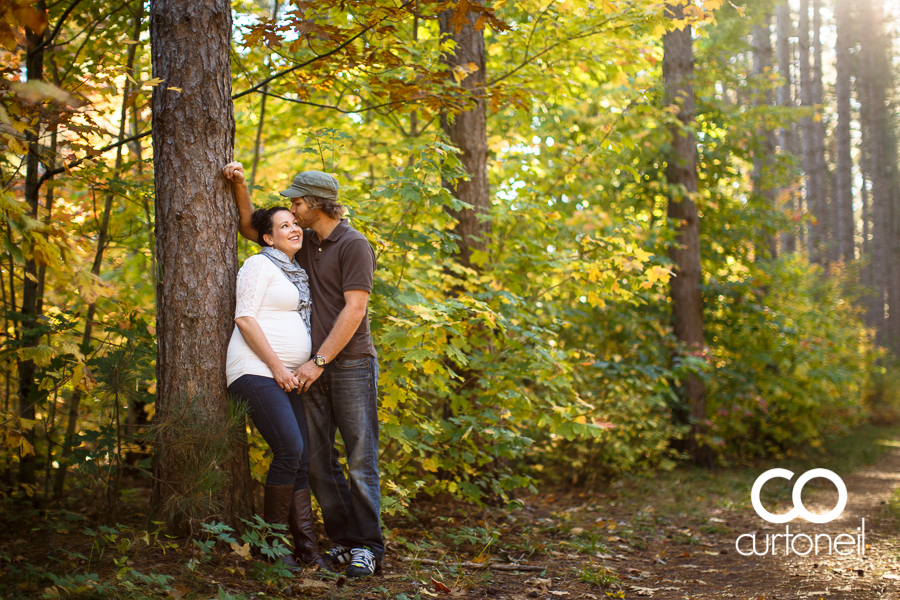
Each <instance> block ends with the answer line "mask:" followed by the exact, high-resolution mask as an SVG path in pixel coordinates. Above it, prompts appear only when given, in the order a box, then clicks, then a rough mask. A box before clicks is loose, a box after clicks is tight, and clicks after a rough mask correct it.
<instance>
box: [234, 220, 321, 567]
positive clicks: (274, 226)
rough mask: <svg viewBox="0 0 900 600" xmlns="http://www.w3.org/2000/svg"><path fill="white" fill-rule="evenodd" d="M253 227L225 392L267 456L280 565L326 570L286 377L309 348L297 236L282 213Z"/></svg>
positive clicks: (301, 430) (292, 382)
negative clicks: (284, 549) (288, 546)
mask: <svg viewBox="0 0 900 600" xmlns="http://www.w3.org/2000/svg"><path fill="white" fill-rule="evenodd" d="M253 226H254V227H255V228H256V230H257V231H258V232H259V233H260V235H259V244H260V245H261V246H262V247H263V248H262V250H261V251H260V253H259V254H256V255H254V256H251V257H250V258H248V259H247V260H246V261H244V265H243V266H242V267H241V270H240V271H239V272H238V276H237V309H236V310H235V317H234V320H235V323H237V327H236V328H235V330H234V333H233V334H232V336H231V343H230V344H229V345H228V365H227V377H228V391H229V393H230V394H231V395H232V396H234V397H236V398H239V399H241V400H244V401H245V402H247V404H248V405H249V407H250V418H251V419H252V420H253V424H254V425H255V426H256V428H257V429H258V430H259V432H260V433H261V434H262V436H263V438H264V439H265V440H266V442H267V443H268V444H269V447H270V448H271V449H272V454H273V458H272V463H271V465H270V466H269V472H268V473H267V475H266V492H265V501H264V509H263V518H264V519H265V520H266V521H267V522H269V523H280V524H283V525H287V526H288V529H289V531H290V533H291V536H292V537H293V538H294V551H293V553H292V555H290V556H286V557H284V558H283V563H284V565H285V566H287V567H288V568H292V569H297V568H301V567H304V566H311V567H315V568H317V569H325V570H328V571H331V570H332V569H331V567H330V566H329V565H328V564H327V563H326V562H325V561H324V560H323V559H322V557H321V556H320V555H319V545H318V542H317V541H316V534H315V529H314V526H313V514H312V506H311V504H310V496H309V481H308V479H307V475H308V469H309V449H308V447H307V430H306V416H305V415H304V412H303V405H302V404H301V402H300V390H301V389H302V387H303V385H302V383H301V382H300V381H298V380H297V378H296V377H295V376H294V375H293V373H292V371H293V370H294V369H296V368H297V367H299V366H300V365H302V364H303V363H305V362H306V361H308V360H309V356H310V350H311V347H312V342H311V340H310V321H309V320H310V311H311V308H312V303H311V302H310V296H309V283H308V278H307V275H306V272H305V271H304V270H303V269H302V268H301V267H300V266H299V265H298V264H297V263H296V262H295V261H294V254H295V253H296V252H297V250H299V249H300V247H301V246H302V245H303V229H301V228H300V226H299V225H298V224H297V221H296V219H295V218H294V215H292V214H291V212H290V211H289V210H288V209H286V208H281V207H276V208H268V209H259V210H257V211H256V212H254V213H253Z"/></svg>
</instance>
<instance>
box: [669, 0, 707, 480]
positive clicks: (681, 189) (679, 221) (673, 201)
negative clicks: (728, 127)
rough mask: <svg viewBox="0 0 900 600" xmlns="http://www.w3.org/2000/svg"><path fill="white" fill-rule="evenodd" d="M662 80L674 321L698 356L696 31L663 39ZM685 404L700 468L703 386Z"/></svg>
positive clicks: (673, 13)
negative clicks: (673, 120) (668, 108)
mask: <svg viewBox="0 0 900 600" xmlns="http://www.w3.org/2000/svg"><path fill="white" fill-rule="evenodd" d="M666 10H667V13H668V15H669V16H670V18H672V19H676V20H677V19H682V18H683V16H682V15H683V7H682V6H673V5H667V6H666ZM663 48H664V50H663V80H664V83H665V92H666V103H667V104H669V105H672V104H677V105H678V107H679V110H678V120H679V121H680V123H681V124H680V125H677V126H672V127H670V134H671V136H672V154H671V155H670V156H669V157H668V161H667V166H666V179H667V180H668V184H669V207H668V216H669V219H671V220H672V222H673V223H674V225H675V227H677V233H676V236H675V243H674V244H673V245H672V249H671V252H670V256H671V259H672V262H673V263H674V267H675V277H673V278H672V279H671V284H670V293H671V298H672V321H673V328H674V332H675V336H676V337H677V338H678V340H680V341H681V342H682V343H683V344H684V345H685V346H686V347H688V348H690V349H692V350H694V351H698V350H700V349H701V348H702V347H703V345H704V339H703V299H702V296H701V294H700V280H701V275H702V273H701V265H700V218H699V215H698V214H697V206H696V204H695V203H694V200H693V198H692V196H693V195H694V194H696V192H697V142H696V139H695V137H694V133H693V131H692V129H691V128H692V127H693V125H694V116H695V108H694V83H693V79H694V53H693V47H692V42H691V27H690V26H684V27H683V28H682V29H681V30H673V31H669V32H668V33H666V34H665V36H663ZM681 392H682V394H683V397H684V400H685V401H686V403H687V404H688V406H689V407H690V418H689V422H690V424H691V437H690V439H689V440H688V442H689V445H688V450H689V452H690V453H691V456H692V458H693V459H694V461H695V462H698V463H705V464H708V463H709V456H710V454H709V449H708V448H705V447H701V445H700V443H699V438H700V436H701V435H702V433H703V423H704V421H705V420H706V392H705V389H704V385H703V382H702V381H701V380H700V379H699V378H698V377H696V376H693V375H688V376H687V377H686V378H685V379H684V380H683V381H682V390H681Z"/></svg>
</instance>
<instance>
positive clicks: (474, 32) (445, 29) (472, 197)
mask: <svg viewBox="0 0 900 600" xmlns="http://www.w3.org/2000/svg"><path fill="white" fill-rule="evenodd" d="M452 14H453V11H452V10H448V11H444V12H442V13H440V15H439V19H438V21H439V23H440V32H441V39H451V40H453V41H454V42H455V43H456V47H455V49H454V50H453V54H449V53H448V54H445V55H444V60H445V61H446V63H447V66H448V67H449V68H450V72H451V73H453V72H456V71H457V70H458V69H466V70H468V65H469V64H472V63H474V64H475V66H477V67H478V68H477V70H476V71H475V72H474V73H472V72H470V73H469V74H468V75H467V76H466V77H465V79H463V80H462V82H461V83H460V85H461V86H462V87H463V88H464V90H465V91H466V92H467V97H466V98H464V100H463V102H464V106H463V109H462V111H461V112H460V113H458V114H457V115H455V116H453V115H450V114H448V113H446V112H445V113H443V114H442V115H441V126H442V127H443V128H444V132H445V133H446V134H447V137H449V138H450V142H451V143H452V144H453V145H454V146H456V147H457V148H459V150H460V157H459V158H460V161H462V164H463V165H464V166H465V168H466V172H467V173H468V174H469V179H468V180H467V181H460V182H458V183H457V184H456V186H453V185H451V184H450V183H449V182H444V185H445V187H448V188H450V190H451V191H452V192H453V195H454V196H456V197H457V198H459V199H460V200H462V201H463V202H465V203H466V204H469V205H471V207H472V208H467V209H463V210H459V211H456V210H450V213H451V214H452V215H453V217H454V218H456V220H457V221H458V225H457V226H456V234H457V235H458V236H459V238H460V239H459V241H458V242H457V244H458V246H459V262H460V263H461V264H462V265H464V266H466V267H472V266H473V265H472V251H473V250H484V248H485V242H486V237H487V236H488V235H489V234H490V222H489V221H488V220H487V218H486V217H487V214H488V210H489V209H490V205H491V196H490V188H489V186H488V175H487V173H488V168H487V161H488V154H487V102H486V99H485V82H486V74H485V58H484V30H478V29H476V28H475V27H474V24H475V21H476V16H475V15H472V14H470V15H469V21H468V23H467V24H466V25H465V26H463V27H462V28H461V29H460V30H459V31H457V30H456V29H455V28H454V27H453V26H452V25H451V24H450V17H451V16H452Z"/></svg>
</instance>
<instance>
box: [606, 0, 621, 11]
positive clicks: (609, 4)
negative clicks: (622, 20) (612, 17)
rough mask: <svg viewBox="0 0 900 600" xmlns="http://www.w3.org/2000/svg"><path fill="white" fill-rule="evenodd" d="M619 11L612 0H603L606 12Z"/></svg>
mask: <svg viewBox="0 0 900 600" xmlns="http://www.w3.org/2000/svg"><path fill="white" fill-rule="evenodd" d="M616 11H618V8H616V5H615V4H613V3H612V2H610V0H603V12H605V13H614V12H616Z"/></svg>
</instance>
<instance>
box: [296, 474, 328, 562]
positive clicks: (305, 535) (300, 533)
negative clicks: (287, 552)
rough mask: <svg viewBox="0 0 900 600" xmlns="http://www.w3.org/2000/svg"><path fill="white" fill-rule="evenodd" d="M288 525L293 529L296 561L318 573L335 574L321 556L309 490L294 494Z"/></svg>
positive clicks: (298, 491)
mask: <svg viewBox="0 0 900 600" xmlns="http://www.w3.org/2000/svg"><path fill="white" fill-rule="evenodd" d="M288 523H289V525H290V528H291V535H292V536H294V558H295V559H296V561H297V562H298V563H300V564H301V565H305V566H307V567H312V568H314V569H315V570H317V571H319V570H323V571H328V572H329V573H334V572H335V570H334V569H332V568H331V565H329V564H328V563H327V562H325V560H324V559H323V558H322V556H321V555H320V554H319V542H318V540H317V539H316V529H315V525H314V522H313V512H312V502H311V501H310V498H309V489H305V490H297V491H295V492H294V497H293V499H292V501H291V515H290V517H289V519H288Z"/></svg>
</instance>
